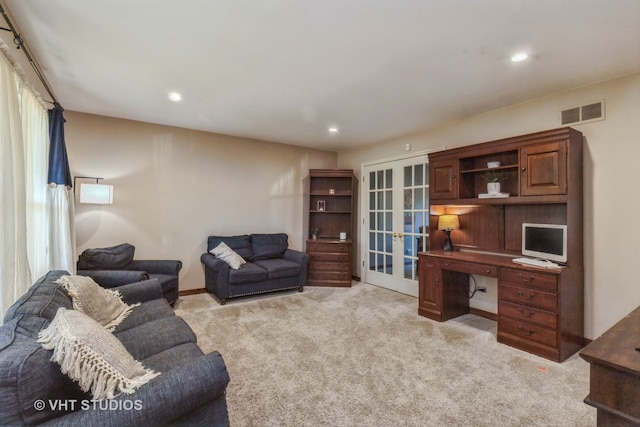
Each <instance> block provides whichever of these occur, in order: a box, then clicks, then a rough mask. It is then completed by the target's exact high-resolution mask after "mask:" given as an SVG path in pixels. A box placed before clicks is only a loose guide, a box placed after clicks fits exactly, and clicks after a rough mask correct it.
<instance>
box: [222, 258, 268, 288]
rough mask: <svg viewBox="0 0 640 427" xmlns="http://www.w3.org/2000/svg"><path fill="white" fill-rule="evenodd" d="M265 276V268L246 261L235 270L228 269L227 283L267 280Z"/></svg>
mask: <svg viewBox="0 0 640 427" xmlns="http://www.w3.org/2000/svg"><path fill="white" fill-rule="evenodd" d="M267 276H268V273H267V270H265V269H264V268H262V267H260V266H258V265H256V264H254V263H252V262H248V263H246V264H243V265H242V267H240V268H239V269H237V270H229V284H230V285H242V284H244V283H256V282H261V281H264V280H267Z"/></svg>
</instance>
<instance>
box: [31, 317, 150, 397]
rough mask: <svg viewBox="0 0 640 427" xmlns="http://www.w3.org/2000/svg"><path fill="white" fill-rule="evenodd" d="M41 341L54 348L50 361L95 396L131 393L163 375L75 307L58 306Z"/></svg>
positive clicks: (41, 333) (47, 347) (40, 335)
mask: <svg viewBox="0 0 640 427" xmlns="http://www.w3.org/2000/svg"><path fill="white" fill-rule="evenodd" d="M38 342H39V343H41V344H42V347H43V348H44V349H46V350H53V356H52V357H51V360H52V361H54V362H56V363H58V364H59V365H60V369H61V370H62V372H63V373H64V374H66V375H68V376H69V377H70V378H72V379H73V380H75V381H76V382H78V384H79V385H80V388H82V390H83V391H85V392H86V391H91V394H92V395H93V398H94V399H104V398H107V399H113V398H114V397H115V396H116V395H117V394H119V393H126V394H131V393H133V392H134V391H135V390H136V389H137V388H138V387H140V386H142V385H144V384H146V383H147V382H148V381H150V380H151V379H153V378H155V377H157V376H158V375H160V374H159V373H156V372H154V371H152V370H150V369H146V368H145V367H144V366H143V365H142V364H141V363H140V362H138V361H136V360H135V359H134V358H133V357H132V356H131V354H129V352H128V351H127V350H126V349H125V348H124V346H123V345H122V343H121V342H120V341H119V340H118V339H117V338H116V337H115V336H114V335H113V334H111V332H109V331H108V330H107V329H106V328H104V327H103V326H102V325H100V324H98V323H97V322H95V321H94V320H93V319H91V318H90V317H88V316H86V315H85V314H83V313H81V312H78V311H75V310H67V309H66V308H60V309H58V312H57V313H56V316H55V318H54V319H53V321H52V322H51V324H50V325H49V326H48V327H47V328H46V329H43V330H42V331H40V332H39V334H38Z"/></svg>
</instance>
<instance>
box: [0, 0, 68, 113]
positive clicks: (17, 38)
mask: <svg viewBox="0 0 640 427" xmlns="http://www.w3.org/2000/svg"><path fill="white" fill-rule="evenodd" d="M0 13H2V16H3V18H4V20H5V22H6V23H7V25H8V26H9V28H2V27H0V28H2V29H3V30H5V31H9V32H11V33H13V42H14V43H15V44H16V46H18V47H17V49H22V52H24V55H25V56H26V57H27V59H28V60H29V64H31V67H33V71H34V72H35V73H36V76H38V79H40V82H41V83H42V85H43V86H44V88H45V90H46V91H47V93H48V94H49V96H50V97H51V99H53V105H57V106H60V107H62V106H61V105H60V104H59V103H58V101H57V100H56V97H55V95H54V94H53V91H52V90H51V88H50V87H49V85H48V84H47V81H46V79H45V78H44V75H43V74H42V73H41V72H40V69H39V68H38V66H37V65H36V63H35V61H34V60H33V58H32V57H31V54H29V50H28V49H27V46H26V45H25V43H24V40H23V38H22V37H21V36H20V34H19V33H18V31H16V28H15V27H14V26H13V23H12V22H11V20H10V19H9V16H8V15H7V13H6V12H5V11H4V8H3V7H2V5H1V4H0Z"/></svg>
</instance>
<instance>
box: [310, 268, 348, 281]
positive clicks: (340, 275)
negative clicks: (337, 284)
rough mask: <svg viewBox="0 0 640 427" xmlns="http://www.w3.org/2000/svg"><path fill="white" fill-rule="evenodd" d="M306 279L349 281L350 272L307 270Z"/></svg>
mask: <svg viewBox="0 0 640 427" xmlns="http://www.w3.org/2000/svg"><path fill="white" fill-rule="evenodd" d="M307 279H308V280H309V281H344V282H349V283H351V274H350V273H349V272H348V271H346V272H336V271H309V272H308V273H307Z"/></svg>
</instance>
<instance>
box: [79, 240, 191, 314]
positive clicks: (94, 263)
mask: <svg viewBox="0 0 640 427" xmlns="http://www.w3.org/2000/svg"><path fill="white" fill-rule="evenodd" d="M134 251H135V247H134V246H133V245H130V244H129V243H123V244H121V245H117V246H111V247H108V248H97V249H87V250H85V251H84V252H82V254H81V255H80V258H79V260H78V265H77V268H78V272H77V274H78V275H79V276H89V277H91V278H92V279H93V280H95V281H96V283H98V284H99V285H100V286H103V287H105V288H112V287H114V286H118V285H119V284H122V283H134V282H139V281H142V280H149V279H157V280H158V283H160V286H161V287H162V295H163V296H164V298H165V299H166V300H167V301H168V302H169V304H171V305H172V306H173V304H174V303H175V302H176V301H177V300H178V291H179V273H180V270H181V269H182V262H181V261H178V260H134V259H133V254H134Z"/></svg>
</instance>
